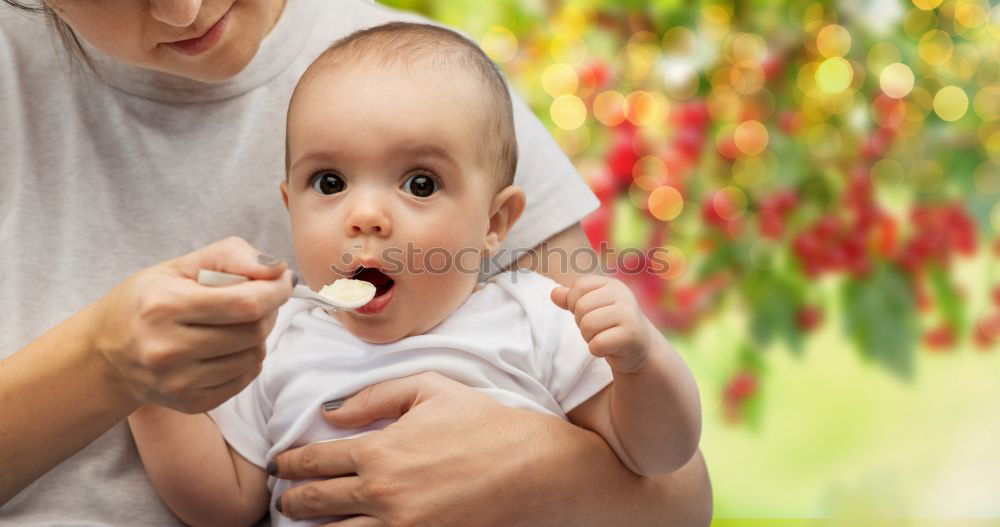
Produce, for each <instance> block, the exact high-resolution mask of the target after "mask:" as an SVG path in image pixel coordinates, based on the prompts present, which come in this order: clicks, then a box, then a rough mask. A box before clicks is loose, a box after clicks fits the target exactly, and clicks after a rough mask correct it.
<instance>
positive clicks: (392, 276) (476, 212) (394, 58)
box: [129, 23, 701, 525]
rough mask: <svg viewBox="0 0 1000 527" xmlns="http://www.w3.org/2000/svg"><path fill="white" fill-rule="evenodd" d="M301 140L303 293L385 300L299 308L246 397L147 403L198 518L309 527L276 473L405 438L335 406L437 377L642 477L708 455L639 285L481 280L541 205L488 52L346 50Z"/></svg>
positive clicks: (422, 37) (174, 498)
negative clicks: (547, 422)
mask: <svg viewBox="0 0 1000 527" xmlns="http://www.w3.org/2000/svg"><path fill="white" fill-rule="evenodd" d="M286 140H287V146H286V150H287V179H286V180H285V181H284V182H283V183H282V184H281V195H282V198H283V199H284V202H285V205H286V206H287V208H288V212H289V214H290V216H291V225H292V235H293V238H294V245H295V251H296V256H297V258H298V263H299V266H300V269H301V272H302V275H303V277H304V279H305V281H306V282H307V283H308V285H309V286H310V287H311V288H312V289H314V290H318V289H320V288H321V287H322V286H323V285H324V284H328V283H331V282H333V281H334V280H336V279H339V278H345V277H347V278H355V279H359V280H365V281H368V282H371V283H372V284H374V285H375V286H376V296H375V298H374V299H372V300H371V301H370V302H368V303H367V304H366V305H364V306H363V307H361V308H359V309H357V310H356V311H338V312H332V313H328V312H326V311H324V310H323V309H321V308H319V307H316V306H314V305H313V304H311V303H309V302H308V301H304V300H298V299H292V300H289V302H288V303H287V304H286V305H285V306H283V307H282V308H281V310H280V311H279V314H278V318H277V322H276V323H275V328H274V330H273V332H272V333H271V335H270V336H269V337H268V339H267V350H268V353H267V357H266V358H265V359H264V363H263V370H262V373H261V375H260V376H259V377H257V379H255V380H254V381H253V382H252V383H251V384H250V385H249V386H247V388H246V389H245V390H243V391H242V392H241V393H240V394H239V395H237V396H236V397H234V398H233V399H231V400H230V401H228V402H226V403H225V404H223V405H222V406H220V407H219V408H217V409H215V410H213V411H211V412H209V415H208V416H206V415H185V414H180V413H177V412H173V411H170V410H167V409H164V408H160V407H152V406H147V407H143V408H141V409H139V410H137V411H136V412H135V413H134V414H133V415H132V416H131V417H130V418H129V421H130V425H131V426H132V430H133V434H134V435H135V438H136V443H137V445H138V448H139V451H140V453H141V456H142V460H143V463H144V464H145V466H146V470H147V471H148V473H149V476H150V478H151V479H152V481H153V483H154V485H155V486H156V488H157V490H158V491H159V492H160V495H161V496H162V497H163V499H164V501H166V503H167V504H168V505H169V506H170V508H171V509H172V510H173V511H174V513H175V514H177V516H179V517H180V518H181V519H182V520H184V521H185V522H187V523H190V524H195V525H200V524H201V525H220V524H247V525H248V524H251V523H253V522H254V521H256V520H258V519H259V518H260V517H261V516H262V515H263V514H264V513H265V512H266V511H268V507H269V506H270V511H271V522H272V524H278V525H289V524H293V522H292V520H291V519H289V518H287V517H285V516H283V515H282V514H281V513H280V511H281V501H280V500H281V495H282V493H283V492H284V491H285V490H287V489H288V488H289V482H288V481H284V480H277V479H275V478H270V477H269V476H268V472H267V467H268V463H269V461H270V460H271V459H273V458H274V456H275V455H276V454H278V453H280V452H283V451H285V450H287V449H288V448H293V447H298V446H301V445H305V444H308V443H312V442H317V441H326V440H335V439H343V438H347V437H350V436H352V435H357V434H358V433H359V432H361V433H364V432H367V431H371V430H375V429H378V428H382V427H384V426H386V425H389V424H390V423H388V422H384V421H383V422H376V423H373V425H372V426H370V427H369V428H367V429H363V430H360V431H359V430H356V429H352V430H346V429H338V428H335V427H333V426H331V425H329V424H328V423H327V422H326V421H325V420H323V419H322V417H321V413H320V406H321V405H322V404H323V403H324V402H328V401H336V400H340V399H343V398H345V397H348V396H350V395H352V394H354V393H357V392H358V391H360V390H362V389H363V388H365V387H367V386H370V385H372V384H376V383H378V382H382V381H385V380H389V379H394V378H399V377H405V376H408V375H413V374H416V373H420V372H424V371H436V372H439V373H441V374H443V375H446V376H448V377H450V378H452V379H455V380H457V381H459V382H462V383H464V384H466V385H468V386H471V387H473V388H476V389H478V390H480V391H482V392H483V393H486V394H488V395H490V396H492V397H494V398H495V399H497V400H498V401H499V402H501V403H503V404H506V405H510V406H515V407H520V408H526V409H532V410H537V411H540V412H547V413H550V414H553V415H556V416H559V417H562V418H568V419H569V420H570V421H571V422H572V423H574V424H576V425H578V426H581V427H584V428H587V429H590V430H592V431H594V432H596V433H598V434H600V435H601V436H602V437H603V438H604V439H605V440H606V441H607V443H608V444H609V445H610V446H611V448H613V449H614V451H615V452H616V453H617V455H618V456H619V458H620V459H621V461H622V463H624V464H625V465H626V466H627V467H628V468H630V469H631V470H632V471H634V472H635V473H637V474H639V475H643V476H648V475H655V474H663V473H667V472H670V471H673V470H676V469H678V468H680V467H681V466H683V465H684V464H685V463H686V462H687V461H688V460H689V459H690V458H691V457H692V456H693V454H694V452H695V450H696V448H697V445H698V440H699V435H700V428H701V421H700V408H699V400H698V393H697V389H696V387H695V383H694V380H693V378H692V377H691V374H690V372H689V371H688V369H687V367H686V366H685V365H684V363H683V361H682V360H681V359H680V357H679V355H678V354H677V353H676V352H675V351H674V350H673V349H672V348H671V347H670V345H669V344H668V343H667V341H666V340H665V339H664V338H663V336H662V335H661V334H660V333H659V332H658V331H657V330H656V328H654V327H653V326H652V324H651V323H650V322H649V321H648V320H647V319H646V318H645V317H644V316H643V315H642V313H641V311H640V309H639V307H638V304H637V302H636V300H635V298H634V296H633V295H632V293H631V292H630V291H629V290H628V288H627V287H626V286H625V285H624V284H622V283H621V282H619V281H617V280H614V279H610V278H605V277H598V276H588V277H584V278H581V279H579V280H577V281H576V282H575V283H574V285H573V286H572V287H570V288H565V287H558V285H557V284H556V283H555V282H553V281H552V280H550V279H548V278H546V277H543V276H542V275H539V274H536V273H533V272H526V271H517V272H508V273H501V274H500V275H499V276H496V277H494V278H492V279H491V280H489V281H487V282H485V283H480V282H479V280H478V277H479V275H478V271H479V269H480V265H481V263H482V261H483V259H484V258H486V257H488V256H489V255H490V254H492V253H495V251H497V249H498V248H499V246H500V243H501V242H502V241H503V239H504V238H505V236H506V235H507V233H508V232H509V230H510V229H511V227H512V226H513V225H514V222H515V221H516V220H517V218H518V216H519V215H520V214H521V212H522V210H523V209H524V204H525V196H524V192H523V191H522V190H521V189H520V188H518V187H516V186H514V185H513V184H512V183H513V178H514V171H515V166H516V164H517V144H516V140H515V134H514V123H513V116H512V111H511V101H510V97H509V94H508V92H507V87H506V84H505V82H504V80H503V78H502V76H501V75H500V74H499V72H498V71H497V69H496V67H495V66H494V64H493V63H492V62H491V61H490V60H489V59H488V58H487V57H486V56H485V55H484V54H483V53H482V51H480V49H479V48H478V47H477V46H476V45H475V44H473V43H471V42H469V41H468V40H467V39H465V38H464V37H462V36H460V35H458V34H456V33H454V32H452V31H449V30H446V29H441V28H438V27H434V26H428V25H418V24H407V23H392V24H387V25H384V26H378V27H375V28H371V29H367V30H363V31H359V32H357V33H354V34H352V35H350V36H348V37H346V38H344V39H343V40H341V41H339V42H337V43H335V44H334V45H333V46H331V47H330V48H329V49H328V50H327V51H326V52H325V53H324V54H323V55H322V56H320V57H319V58H318V59H317V60H316V61H315V62H314V63H313V64H312V65H311V66H310V67H309V69H308V70H307V71H306V73H305V74H304V75H303V77H302V79H301V80H300V81H299V84H298V86H297V87H296V89H295V93H294V94H293V96H292V101H291V103H290V107H289V110H288V129H287V138H286ZM193 446H196V447H197V448H192V447H193ZM320 523H322V522H320Z"/></svg>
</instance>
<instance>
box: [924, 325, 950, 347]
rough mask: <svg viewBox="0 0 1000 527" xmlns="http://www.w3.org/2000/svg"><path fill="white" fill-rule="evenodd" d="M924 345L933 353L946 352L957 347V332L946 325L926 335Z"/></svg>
mask: <svg viewBox="0 0 1000 527" xmlns="http://www.w3.org/2000/svg"><path fill="white" fill-rule="evenodd" d="M924 344H925V345H927V347H928V348H930V349H931V350H932V351H944V350H947V349H949V348H954V347H955V330H954V329H953V328H952V327H951V326H949V325H947V324H945V325H942V326H938V327H936V328H934V329H931V330H930V331H928V332H927V333H925V334H924Z"/></svg>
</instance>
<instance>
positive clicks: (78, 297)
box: [0, 0, 597, 527]
mask: <svg viewBox="0 0 1000 527" xmlns="http://www.w3.org/2000/svg"><path fill="white" fill-rule="evenodd" d="M391 20H411V21H413V20H420V19H419V18H418V17H415V16H413V15H410V14H405V13H399V12H396V11H393V10H389V9H386V8H384V7H381V6H377V5H373V4H370V3H368V2H365V1H363V0H290V1H288V2H286V6H285V12H284V13H283V15H282V17H281V19H280V20H279V21H278V23H277V25H276V26H275V28H274V30H273V31H272V32H271V34H270V35H268V37H267V38H266V39H265V40H264V42H263V44H262V46H261V49H260V51H259V52H258V54H257V55H256V57H255V58H254V59H253V61H252V62H251V63H250V65H249V66H248V67H247V68H246V69H245V70H244V71H243V72H241V73H240V74H239V75H237V76H236V77H234V78H232V79H229V80H226V81H224V82H221V83H216V84H205V83H199V82H196V81H192V80H190V79H184V78H179V77H175V76H171V75H167V74H162V73H157V72H153V71H149V70H143V69H140V68H135V67H131V66H128V65H125V64H122V63H118V62H115V61H113V60H111V59H109V58H107V57H105V56H103V55H101V54H100V53H99V52H97V51H95V50H93V49H91V50H90V57H91V59H92V60H93V62H94V63H95V66H96V68H97V70H98V71H99V72H100V76H99V77H97V76H95V75H94V74H93V73H92V72H91V71H90V70H88V69H87V68H86V67H85V66H83V65H82V64H81V65H78V67H77V68H75V69H73V68H71V67H70V66H69V64H70V63H69V62H68V61H67V60H66V59H65V57H64V56H63V55H62V51H61V49H62V48H61V45H60V44H59V42H58V40H57V39H56V38H55V37H54V35H53V33H52V32H51V31H50V30H49V28H48V27H47V26H46V25H45V23H44V22H43V20H42V19H40V18H32V17H29V16H25V15H23V14H21V13H18V12H15V11H13V10H11V9H9V8H7V6H2V7H0V269H2V270H3V272H2V273H0V308H2V310H3V316H0V358H3V357H6V356H8V355H10V354H12V353H14V352H15V351H17V350H18V349H20V348H22V347H24V346H25V345H27V344H28V343H29V342H30V341H31V340H33V339H35V338H37V337H38V336H39V335H41V334H42V333H44V332H45V331H47V330H48V329H50V328H51V327H53V326H55V325H56V324H58V323H59V322H61V321H62V320H65V319H66V318H67V317H69V316H70V315H71V314H73V313H74V312H76V311H78V310H79V309H80V308H82V307H83V306H85V305H87V304H90V303H92V302H94V301H95V300H97V299H98V298H100V297H101V296H103V295H104V294H105V293H107V292H108V291H109V290H110V289H111V288H112V287H114V285H116V284H117V283H119V282H120V281H121V280H123V279H124V278H125V277H126V276H128V275H129V274H131V273H133V272H135V271H137V270H139V269H141V268H143V267H146V266H149V265H152V264H154V263H157V262H161V261H163V260H167V259H169V258H174V257H176V256H178V255H180V254H184V253H186V252H189V251H191V250H194V249H197V248H199V247H202V246H204V245H206V244H208V243H211V242H213V241H216V240H219V239H221V238H224V237H226V236H229V235H238V236H242V237H244V238H246V239H247V240H249V241H250V242H251V243H252V244H254V245H255V246H256V247H258V248H259V249H261V250H263V251H266V252H269V253H272V254H275V255H278V256H281V257H285V258H288V259H289V260H291V259H292V256H293V255H292V250H291V241H290V234H289V226H288V218H287V213H286V212H285V210H284V207H283V206H282V204H281V200H280V197H279V196H280V194H279V191H278V184H279V183H280V182H281V180H282V179H283V178H284V139H283V138H284V127H285V111H286V107H287V103H288V100H289V97H290V96H291V91H292V88H293V87H294V86H295V83H296V81H297V80H298V78H299V76H300V75H301V73H302V71H303V70H304V69H305V68H306V66H308V65H309V63H310V62H311V61H312V59H313V58H315V57H316V56H317V55H319V54H320V53H321V52H322V51H323V50H324V49H326V47H328V46H329V44H330V43H331V42H332V41H333V40H335V39H337V38H339V37H342V36H345V35H347V34H348V33H350V32H352V31H354V30H357V29H360V28H363V27H367V26H371V25H375V24H380V23H384V22H388V21H391ZM514 110H515V125H516V129H517V134H518V146H519V148H520V154H521V158H520V160H519V164H518V170H517V176H516V181H517V183H518V184H520V185H522V186H523V187H524V188H525V191H526V193H527V196H528V208H527V211H526V212H525V214H524V216H523V217H522V219H521V220H520V221H519V222H518V223H517V225H516V226H515V228H514V230H513V232H512V233H511V236H510V238H509V242H508V247H532V246H535V245H537V244H538V243H540V242H541V241H543V240H544V239H546V238H548V237H549V236H551V235H552V234H554V233H557V232H559V231H561V230H563V229H565V228H566V227H568V226H570V225H573V224H574V223H576V222H578V221H579V220H580V219H581V218H583V217H584V216H585V215H586V214H588V213H589V212H590V211H592V210H594V208H596V206H597V200H596V199H595V198H594V196H593V194H592V193H591V192H590V191H589V189H588V188H587V187H586V185H585V183H584V182H583V181H582V180H581V179H580V178H579V177H578V175H577V174H576V172H575V170H574V168H573V166H572V164H571V163H570V162H569V160H568V159H567V158H566V156H565V155H563V154H562V152H560V150H559V148H558V146H557V145H556V144H555V142H554V141H553V140H552V138H551V136H550V135H549V134H548V132H547V131H546V130H545V129H544V127H543V126H542V125H541V123H540V122H539V121H538V120H537V119H535V117H534V116H533V115H532V114H531V112H530V110H528V109H527V107H526V106H525V105H524V103H523V102H522V101H521V100H520V99H519V98H517V97H515V98H514ZM62 404H68V405H72V404H73V401H64V402H63V403H62ZM17 426H19V424H18V423H0V427H2V428H3V429H10V428H14V427H17ZM53 524H58V525H81V526H82V525H86V526H95V525H127V526H130V527H134V526H143V525H151V526H157V527H160V526H166V525H180V521H179V520H178V519H177V518H176V517H175V516H173V515H172V514H171V513H170V511H169V510H168V509H167V508H166V506H165V505H164V504H163V503H162V501H160V499H159V498H158V497H157V496H156V493H155V491H154V489H153V488H152V486H151V484H150V483H149V480H148V478H147V477H146V475H145V472H144V471H143V470H142V465H141V463H140V461H139V457H138V454H137V452H136V449H135V445H134V443H133V441H132V437H131V434H130V433H129V430H128V427H127V425H126V424H125V423H122V424H120V425H118V426H116V427H114V428H113V429H112V430H110V431H108V432H107V433H106V434H104V435H103V436H102V437H100V438H99V439H98V440H96V441H95V442H94V443H92V444H91V445H89V446H88V447H86V448H85V449H83V450H82V451H81V452H79V453H77V454H76V455H75V456H73V457H71V458H70V459H68V460H67V461H65V462H64V463H62V464H61V465H60V466H58V467H57V468H55V469H54V470H52V471H51V472H49V473H48V474H47V475H45V476H43V477H42V478H40V479H39V480H38V481H36V482H35V483H34V484H32V485H31V486H29V487H28V488H26V489H25V490H23V491H22V492H21V493H19V494H18V495H17V496H16V497H14V498H13V499H12V500H11V501H9V502H8V503H7V504H6V505H4V506H3V507H0V526H4V527H6V526H8V525H17V526H19V527H20V526H26V525H28V526H30V525H53Z"/></svg>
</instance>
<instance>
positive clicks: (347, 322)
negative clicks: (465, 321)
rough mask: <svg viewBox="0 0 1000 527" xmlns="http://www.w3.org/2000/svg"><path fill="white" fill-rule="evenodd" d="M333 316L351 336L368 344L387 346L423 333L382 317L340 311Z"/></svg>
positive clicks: (407, 325)
mask: <svg viewBox="0 0 1000 527" xmlns="http://www.w3.org/2000/svg"><path fill="white" fill-rule="evenodd" d="M333 316H334V317H336V318H337V320H338V321H339V322H340V323H341V325H343V326H344V327H345V328H347V331H350V332H351V334H352V335H354V336H355V337H357V338H358V339H360V340H363V341H364V342H367V343H369V344H389V343H391V342H396V341H397V340H402V339H404V338H406V337H409V336H412V335H419V334H422V333H424V332H425V331H419V328H414V327H412V326H411V325H409V324H401V323H400V322H401V321H398V320H387V319H386V318H384V317H378V316H374V317H365V316H363V315H358V314H351V313H345V312H342V311H340V312H337V313H334V315H333Z"/></svg>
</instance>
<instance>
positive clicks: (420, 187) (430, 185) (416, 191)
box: [403, 174, 438, 198]
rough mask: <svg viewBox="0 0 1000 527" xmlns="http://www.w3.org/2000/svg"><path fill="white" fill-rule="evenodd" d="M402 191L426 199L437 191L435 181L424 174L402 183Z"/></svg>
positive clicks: (411, 177)
mask: <svg viewBox="0 0 1000 527" xmlns="http://www.w3.org/2000/svg"><path fill="white" fill-rule="evenodd" d="M403 189H405V190H406V191H407V192H409V193H411V194H413V195H414V196H416V197H418V198H426V197H429V196H430V195H431V194H433V193H434V192H435V191H437V189H438V187H437V181H434V178H432V177H430V176H428V175H426V174H414V175H412V176H410V177H408V178H406V181H405V182H404V183H403Z"/></svg>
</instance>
